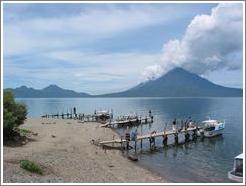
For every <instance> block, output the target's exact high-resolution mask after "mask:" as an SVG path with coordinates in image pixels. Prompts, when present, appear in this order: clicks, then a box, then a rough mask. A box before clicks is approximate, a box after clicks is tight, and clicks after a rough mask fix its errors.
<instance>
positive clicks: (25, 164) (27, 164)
mask: <svg viewBox="0 0 246 186" xmlns="http://www.w3.org/2000/svg"><path fill="white" fill-rule="evenodd" d="M20 167H21V168H23V169H25V170H28V171H30V172H33V173H36V174H41V175H42V174H43V170H42V168H41V167H40V166H39V165H38V164H36V163H34V162H32V161H29V160H20Z"/></svg>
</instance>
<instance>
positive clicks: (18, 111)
mask: <svg viewBox="0 0 246 186" xmlns="http://www.w3.org/2000/svg"><path fill="white" fill-rule="evenodd" d="M26 115H27V109H26V106H25V105H24V104H22V103H16V102H15V100H14V96H13V94H12V92H10V91H4V94H3V136H4V138H5V139H6V138H7V139H11V138H12V137H13V136H14V134H15V131H14V129H15V128H16V127H18V126H19V125H21V124H23V123H24V120H25V119H26Z"/></svg>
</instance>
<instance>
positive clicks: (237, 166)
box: [228, 153, 244, 182]
mask: <svg viewBox="0 0 246 186" xmlns="http://www.w3.org/2000/svg"><path fill="white" fill-rule="evenodd" d="M243 158H244V154H243V153H242V154H239V155H238V156H236V157H235V158H234V165H233V169H232V170H231V171H229V172H228V178H229V179H230V180H233V181H236V182H243Z"/></svg>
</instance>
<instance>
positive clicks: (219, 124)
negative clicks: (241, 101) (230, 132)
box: [202, 119, 225, 137]
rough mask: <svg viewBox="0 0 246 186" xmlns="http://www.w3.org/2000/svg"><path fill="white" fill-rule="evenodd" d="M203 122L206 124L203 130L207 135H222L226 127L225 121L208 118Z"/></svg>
mask: <svg viewBox="0 0 246 186" xmlns="http://www.w3.org/2000/svg"><path fill="white" fill-rule="evenodd" d="M202 124H203V126H204V128H203V132H204V136H205V137H214V136H217V135H221V134H222V132H223V130H224V128H225V121H218V120H213V119H208V120H205V121H203V122H202Z"/></svg>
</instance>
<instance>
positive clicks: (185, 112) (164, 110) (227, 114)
mask: <svg viewBox="0 0 246 186" xmlns="http://www.w3.org/2000/svg"><path fill="white" fill-rule="evenodd" d="M17 100H18V101H21V102H24V103H25V104H26V105H27V106H28V112H29V113H28V116H29V117H40V116H41V115H44V114H51V113H53V114H56V113H57V112H60V113H61V112H64V113H65V112H67V110H70V109H71V108H73V107H76V108H77V112H82V113H88V114H89V113H90V114H93V113H94V111H95V109H97V110H105V109H113V113H114V116H116V117H117V116H119V115H125V114H134V113H135V114H139V115H147V114H148V111H149V110H151V111H152V114H153V115H154V123H152V124H144V125H142V126H139V127H136V128H132V129H131V130H135V129H137V130H138V133H142V134H145V133H149V132H151V131H154V130H156V131H160V130H163V129H164V127H165V126H167V127H168V128H171V122H172V120H173V119H174V118H177V119H187V118H188V117H191V118H192V119H193V120H195V121H203V120H206V119H207V117H210V118H211V119H218V120H225V122H226V128H225V130H224V134H223V136H219V137H216V138H212V139H204V140H203V141H201V140H200V139H198V140H197V141H196V142H190V143H188V144H186V145H182V146H178V147H172V148H167V149H164V148H162V145H161V143H162V139H161V138H159V139H158V138H157V141H156V144H157V146H158V147H159V148H157V149H156V150H155V151H152V152H150V151H149V148H148V147H149V143H148V141H147V140H145V142H144V144H143V147H144V148H143V149H144V150H143V151H142V152H141V153H140V152H139V151H140V149H138V152H139V157H140V158H139V159H140V160H139V162H138V164H139V165H141V166H143V167H145V168H147V169H149V170H153V171H155V172H157V173H158V174H160V175H162V176H164V177H166V178H167V179H168V181H170V182H231V181H230V180H229V179H228V178H227V172H228V171H230V170H231V169H232V166H233V159H234V157H235V156H236V155H238V154H240V153H242V152H243V98H25V99H24V98H23V99H21V98H19V99H17ZM124 130H125V129H117V132H118V133H119V134H123V133H124ZM170 142H172V139H170Z"/></svg>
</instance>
